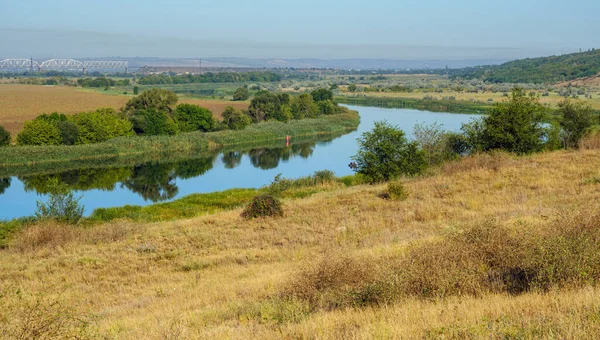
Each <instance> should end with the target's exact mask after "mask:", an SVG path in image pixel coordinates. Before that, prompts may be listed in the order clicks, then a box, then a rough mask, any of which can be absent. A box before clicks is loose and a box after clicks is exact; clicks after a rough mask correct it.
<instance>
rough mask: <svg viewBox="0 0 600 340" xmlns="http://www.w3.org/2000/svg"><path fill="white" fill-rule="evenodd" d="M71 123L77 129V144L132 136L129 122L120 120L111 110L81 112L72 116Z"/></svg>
mask: <svg viewBox="0 0 600 340" xmlns="http://www.w3.org/2000/svg"><path fill="white" fill-rule="evenodd" d="M71 121H72V122H74V123H75V124H77V126H78V127H79V134H78V137H77V144H91V143H99V142H104V141H107V140H109V139H112V138H116V137H121V136H131V135H133V130H132V127H133V125H132V124H131V122H129V121H127V120H126V119H123V118H120V117H119V116H118V115H117V112H116V111H115V110H113V109H111V108H105V109H98V110H96V111H92V112H81V113H78V114H75V115H73V116H72V117H71Z"/></svg>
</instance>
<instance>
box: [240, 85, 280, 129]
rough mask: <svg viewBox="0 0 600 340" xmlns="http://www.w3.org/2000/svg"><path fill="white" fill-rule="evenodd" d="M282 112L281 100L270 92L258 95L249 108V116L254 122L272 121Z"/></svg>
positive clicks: (262, 92) (258, 93)
mask: <svg viewBox="0 0 600 340" xmlns="http://www.w3.org/2000/svg"><path fill="white" fill-rule="evenodd" d="M280 110H281V102H280V98H279V97H278V96H277V95H275V94H273V93H270V92H269V91H259V92H257V93H256V95H255V96H254V98H252V101H251V102H250V106H249V108H248V115H249V116H250V118H252V120H253V121H254V122H260V121H263V120H268V119H272V118H274V117H275V115H276V114H277V113H278V112H279V111H280Z"/></svg>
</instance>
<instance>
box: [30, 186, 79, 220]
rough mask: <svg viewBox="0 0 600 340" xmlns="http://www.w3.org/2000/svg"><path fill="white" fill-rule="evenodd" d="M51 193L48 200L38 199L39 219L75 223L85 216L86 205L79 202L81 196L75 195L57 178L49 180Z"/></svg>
mask: <svg viewBox="0 0 600 340" xmlns="http://www.w3.org/2000/svg"><path fill="white" fill-rule="evenodd" d="M49 181H50V183H49V184H48V185H49V187H50V190H51V193H50V195H49V197H48V202H46V203H43V202H41V201H37V209H36V212H35V216H36V217H37V218H39V219H46V218H48V219H53V220H56V221H58V222H65V223H70V224H75V223H77V222H79V220H80V219H81V217H82V216H83V211H84V207H83V206H82V205H80V204H79V200H80V199H81V197H75V196H74V195H73V192H71V191H70V190H69V187H68V186H67V185H66V184H64V183H59V181H58V179H57V178H52V179H50V180H49Z"/></svg>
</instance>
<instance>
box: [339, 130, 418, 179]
mask: <svg viewBox="0 0 600 340" xmlns="http://www.w3.org/2000/svg"><path fill="white" fill-rule="evenodd" d="M358 144H359V150H358V153H357V154H356V155H354V156H353V157H352V160H353V162H352V163H350V167H351V168H352V169H353V170H354V171H356V172H358V173H360V174H362V175H364V176H365V178H366V179H367V180H368V181H369V182H370V183H377V182H384V181H388V180H390V179H394V178H397V177H399V176H401V175H416V174H419V173H421V172H423V171H424V170H425V169H426V167H427V162H426V160H425V155H424V153H423V151H421V150H419V148H418V146H417V143H416V142H408V141H407V139H406V137H405V135H404V132H403V131H402V130H400V129H399V128H397V127H394V126H391V125H390V124H388V123H387V122H385V121H384V122H375V128H373V130H372V131H368V132H365V133H363V135H362V137H361V138H359V139H358Z"/></svg>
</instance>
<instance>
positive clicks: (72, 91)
mask: <svg viewBox="0 0 600 340" xmlns="http://www.w3.org/2000/svg"><path fill="white" fill-rule="evenodd" d="M129 99H131V96H124V95H107V94H102V93H99V92H96V91H84V90H81V89H78V88H75V87H66V86H41V85H19V84H0V125H2V126H4V127H5V128H6V129H7V130H8V131H10V132H11V134H12V135H13V136H15V135H16V134H17V133H18V132H19V131H20V130H21V129H22V128H23V123H24V122H25V121H27V120H31V119H34V118H35V117H37V116H39V115H40V114H42V113H52V112H60V113H65V114H74V113H78V112H83V111H91V110H95V109H97V108H101V107H112V108H114V109H120V108H121V107H123V106H124V105H125V103H126V102H127V101H128V100H129ZM180 102H182V103H190V104H196V105H200V106H202V107H206V108H208V109H209V110H211V111H212V112H213V113H214V114H215V116H217V117H220V116H221V113H222V112H223V110H224V108H225V107H226V106H229V105H231V106H234V107H236V108H239V109H245V108H247V107H248V104H247V103H244V102H228V101H223V100H212V99H207V100H204V99H190V98H182V99H180Z"/></svg>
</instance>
